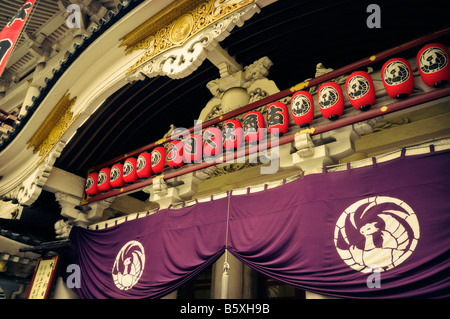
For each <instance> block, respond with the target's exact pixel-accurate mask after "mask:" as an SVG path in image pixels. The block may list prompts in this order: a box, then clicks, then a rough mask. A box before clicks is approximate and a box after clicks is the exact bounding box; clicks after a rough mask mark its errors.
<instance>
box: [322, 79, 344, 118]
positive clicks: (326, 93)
mask: <svg viewBox="0 0 450 319" xmlns="http://www.w3.org/2000/svg"><path fill="white" fill-rule="evenodd" d="M317 100H318V103H319V108H320V112H321V113H322V116H323V117H325V118H327V119H329V120H330V121H334V120H337V119H338V118H339V117H340V116H341V115H342V113H344V96H343V94H342V88H341V86H340V85H339V84H337V83H335V82H326V83H323V84H322V85H321V86H320V87H319V90H318V93H317Z"/></svg>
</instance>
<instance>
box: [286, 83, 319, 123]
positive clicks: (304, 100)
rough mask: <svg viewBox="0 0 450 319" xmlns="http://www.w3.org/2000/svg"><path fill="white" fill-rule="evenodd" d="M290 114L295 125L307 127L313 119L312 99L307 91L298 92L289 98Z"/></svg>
mask: <svg viewBox="0 0 450 319" xmlns="http://www.w3.org/2000/svg"><path fill="white" fill-rule="evenodd" d="M291 114H292V118H293V119H294V122H295V124H297V125H298V126H300V127H307V126H309V124H311V122H312V120H313V119H314V99H313V97H312V95H311V93H309V92H307V91H298V92H295V93H294V94H293V95H292V98H291Z"/></svg>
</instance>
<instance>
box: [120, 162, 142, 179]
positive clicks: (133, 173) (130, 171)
mask: <svg viewBox="0 0 450 319" xmlns="http://www.w3.org/2000/svg"><path fill="white" fill-rule="evenodd" d="M137 180H138V175H137V159H135V158H134V157H130V158H127V159H126V160H125V162H124V163H123V181H124V182H125V183H135V182H137Z"/></svg>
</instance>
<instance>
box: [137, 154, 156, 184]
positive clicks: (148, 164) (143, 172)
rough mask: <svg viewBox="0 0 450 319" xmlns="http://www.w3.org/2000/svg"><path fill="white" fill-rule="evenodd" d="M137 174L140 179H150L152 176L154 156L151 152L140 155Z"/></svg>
mask: <svg viewBox="0 0 450 319" xmlns="http://www.w3.org/2000/svg"><path fill="white" fill-rule="evenodd" d="M136 174H137V176H138V177H139V178H149V177H150V176H152V174H153V171H152V155H151V154H150V153H149V152H142V153H141V154H139V156H138V159H137V167H136Z"/></svg>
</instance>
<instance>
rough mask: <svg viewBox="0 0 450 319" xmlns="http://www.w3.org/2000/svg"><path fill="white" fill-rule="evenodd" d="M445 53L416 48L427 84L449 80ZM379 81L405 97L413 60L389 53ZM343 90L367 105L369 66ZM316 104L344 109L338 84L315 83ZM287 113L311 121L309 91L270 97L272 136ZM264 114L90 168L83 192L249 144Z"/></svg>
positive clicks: (331, 111) (334, 112)
mask: <svg viewBox="0 0 450 319" xmlns="http://www.w3.org/2000/svg"><path fill="white" fill-rule="evenodd" d="M448 57H449V53H448V50H447V48H446V47H445V46H444V45H442V44H437V43H433V44H429V45H426V46H424V47H423V48H422V49H421V50H420V51H419V52H418V54H417V65H418V66H419V70H420V75H421V77H422V79H423V81H424V82H425V83H426V84H427V85H429V86H431V87H439V86H442V85H444V84H445V83H447V82H448V81H450V66H449V63H448ZM381 74H382V79H383V84H384V87H385V89H386V92H387V93H388V95H389V96H390V97H392V98H396V99H398V98H404V97H406V96H408V95H410V94H411V93H412V91H413V89H414V77H413V74H412V70H411V66H410V64H409V63H408V61H406V60H405V59H403V58H393V59H390V60H388V61H386V63H384V65H383V67H382V70H381ZM346 89H347V94H348V97H349V100H350V103H351V104H352V106H353V107H354V108H355V109H358V110H361V111H365V110H368V109H369V108H370V107H371V106H372V105H373V104H374V103H375V88H374V85H373V81H372V78H371V77H370V75H369V74H368V73H367V72H364V71H356V72H354V73H352V74H351V75H350V76H349V77H348V78H347V80H346ZM317 97H318V104H319V108H320V111H321V114H322V116H324V117H325V118H327V119H329V120H335V119H337V118H339V117H340V116H341V115H342V114H343V111H344V99H343V93H342V89H341V86H340V85H339V84H337V83H335V82H326V83H323V84H322V85H321V86H320V87H319V89H318V94H317ZM289 113H290V114H291V116H292V117H293V120H294V122H295V123H296V124H297V125H299V126H300V127H305V126H309V124H310V123H311V122H312V120H313V118H314V101H313V97H312V95H311V94H310V93H309V92H307V91H298V92H296V93H295V94H293V95H292V98H291V105H290V112H289V110H288V107H287V106H286V104H284V103H282V102H273V103H271V104H270V105H269V106H268V108H267V130H268V131H269V133H270V134H271V135H273V136H280V135H283V134H285V133H286V132H287V131H288V129H289ZM264 128H265V120H264V116H263V115H262V114H261V113H260V112H257V111H250V112H248V113H246V114H245V116H244V119H243V122H242V123H241V122H240V121H238V120H236V119H230V120H227V121H225V122H224V124H223V132H222V131H221V130H220V129H219V128H217V127H208V128H206V129H205V130H204V132H203V136H201V135H199V134H195V133H194V134H190V135H189V136H187V137H186V138H185V140H184V141H179V140H174V141H171V142H170V143H169V144H168V147H167V149H166V148H165V147H163V146H158V147H156V148H154V149H153V150H152V151H151V152H143V153H141V154H140V155H139V156H138V158H137V159H136V158H133V157H130V158H128V159H126V160H125V161H124V163H123V164H121V163H117V164H115V165H113V166H112V168H103V169H101V170H100V171H99V172H98V173H97V172H94V173H91V174H89V176H88V179H87V183H86V194H87V195H91V196H92V195H96V194H98V193H99V192H106V191H110V190H111V189H113V188H118V187H123V186H124V185H125V184H128V183H135V182H136V181H138V180H139V179H142V178H149V177H150V176H152V175H153V174H160V173H161V172H162V171H163V170H164V167H165V165H166V163H167V165H168V166H169V167H170V168H179V167H181V166H182V165H184V163H193V162H194V163H198V162H201V161H202V158H208V157H211V156H218V155H221V154H222V151H223V149H225V150H227V151H228V150H236V149H239V148H240V147H241V146H242V145H243V143H244V140H245V141H246V142H247V143H249V144H256V143H258V142H260V141H263V140H264V138H265V134H266V130H265V129H264Z"/></svg>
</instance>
